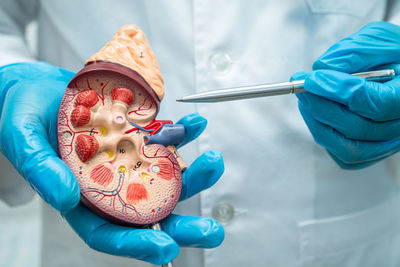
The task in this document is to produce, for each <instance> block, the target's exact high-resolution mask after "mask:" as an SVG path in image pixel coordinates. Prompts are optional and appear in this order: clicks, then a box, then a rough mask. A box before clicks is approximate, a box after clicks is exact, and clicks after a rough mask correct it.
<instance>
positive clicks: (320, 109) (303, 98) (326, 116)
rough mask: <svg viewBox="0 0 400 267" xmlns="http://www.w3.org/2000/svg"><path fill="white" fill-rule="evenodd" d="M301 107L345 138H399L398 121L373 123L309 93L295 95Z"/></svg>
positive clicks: (379, 139) (373, 139) (366, 139)
mask: <svg viewBox="0 0 400 267" xmlns="http://www.w3.org/2000/svg"><path fill="white" fill-rule="evenodd" d="M297 97H298V99H299V101H300V102H301V104H302V107H303V108H305V109H307V111H308V112H309V113H310V114H311V115H312V117H313V118H314V119H316V120H317V121H319V122H321V123H323V124H325V125H328V126H330V127H332V128H333V129H335V130H336V131H338V132H339V133H341V134H343V135H344V136H345V137H347V138H350V139H356V140H364V141H386V140H391V139H395V138H397V137H399V136H400V120H399V119H397V120H390V121H384V122H375V121H372V120H370V119H366V118H364V117H361V116H359V115H357V114H355V113H353V112H351V111H349V109H348V108H347V107H346V106H344V105H342V104H339V103H336V102H333V101H330V100H328V99H326V98H323V97H319V96H317V95H314V94H311V93H302V94H298V95H297Z"/></svg>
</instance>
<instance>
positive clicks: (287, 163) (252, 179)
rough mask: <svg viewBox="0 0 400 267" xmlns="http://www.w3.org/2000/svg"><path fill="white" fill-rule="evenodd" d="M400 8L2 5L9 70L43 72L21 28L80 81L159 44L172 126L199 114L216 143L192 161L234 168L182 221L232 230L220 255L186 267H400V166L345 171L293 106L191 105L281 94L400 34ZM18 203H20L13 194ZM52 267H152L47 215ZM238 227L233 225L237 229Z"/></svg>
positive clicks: (204, 144) (340, 0)
mask: <svg viewBox="0 0 400 267" xmlns="http://www.w3.org/2000/svg"><path fill="white" fill-rule="evenodd" d="M398 3H399V1H383V0H368V1H365V0H352V1H349V0H297V1H294V0H280V1H277V0H276V1H245V0H242V1H222V0H194V1H155V0H146V1H133V0H129V1H128V0H126V1H122V0H121V1H105V0H103V1H100V0H86V1H79V0H69V1H53V0H42V1H38V3H36V1H28V0H18V1H15V0H14V1H13V0H2V2H1V3H0V12H1V13H2V14H0V33H1V35H0V60H1V62H0V64H5V63H9V62H15V61H26V60H35V59H34V57H33V56H32V54H31V53H30V52H29V51H28V50H27V49H26V44H25V43H24V41H23V40H22V34H21V27H23V26H24V25H25V23H26V22H28V21H30V20H31V19H37V20H38V32H39V33H38V43H37V48H38V55H37V58H38V59H40V60H44V61H47V62H50V63H52V64H55V65H58V66H61V67H64V68H68V69H71V70H74V71H77V70H79V69H80V68H81V67H82V65H83V63H84V61H85V59H87V58H88V57H89V56H90V55H92V54H93V53H95V52H96V51H97V50H98V49H99V48H100V47H102V46H103V45H104V44H105V43H106V42H107V41H108V40H109V39H110V38H111V37H112V36H113V34H114V33H115V32H116V30H117V29H118V28H119V27H120V26H121V25H124V24H136V25H138V26H139V27H140V28H141V29H142V30H143V31H144V32H145V33H146V35H147V37H148V39H149V42H150V44H151V47H152V48H153V50H154V52H155V54H156V55H157V58H158V61H159V63H160V67H161V71H162V73H163V76H164V80H165V88H166V97H165V99H164V100H163V101H162V104H161V106H162V107H161V112H160V115H159V118H161V119H173V120H177V119H178V118H179V117H181V116H183V115H185V114H188V113H191V112H195V111H198V112H200V114H201V115H203V116H205V117H206V118H207V119H208V122H209V124H208V127H207V130H206V131H205V133H204V134H203V135H202V136H201V137H200V138H199V139H198V140H197V141H196V142H194V143H192V144H189V145H187V147H185V148H183V149H182V154H183V158H184V159H185V160H186V161H187V162H188V163H190V162H191V161H192V160H193V159H194V158H195V157H196V156H197V155H199V154H200V153H202V152H205V151H206V150H210V149H214V150H219V151H221V152H222V154H223V155H224V160H225V166H226V171H225V174H224V175H223V177H222V179H221V180H220V181H219V182H218V183H217V184H216V185H215V186H214V187H212V188H211V189H209V190H207V191H205V192H202V193H201V194H200V195H199V196H196V197H194V198H192V199H191V200H188V201H185V202H182V203H181V204H179V206H178V208H177V210H176V212H177V213H180V214H187V215H202V216H212V215H214V217H215V218H216V219H218V220H220V221H222V224H223V225H224V227H225V231H226V238H225V241H224V243H223V244H222V245H221V246H220V247H219V248H216V249H210V250H200V249H182V250H181V255H180V256H179V258H178V259H177V260H176V261H175V265H176V266H177V267H183V266H190V267H203V266H205V267H211V266H213V267H214V266H217V267H227V266H271V267H280V266H282V267H288V266H296V267H305V266H307V267H308V266H325V267H326V266H341V267H345V266H351V267H356V266H363V267H369V266H371V267H372V266H373V267H376V266H386V267H389V266H399V265H400V212H399V211H398V210H399V209H398V206H399V205H400V195H399V193H400V192H399V181H400V172H399V171H400V169H399V166H400V164H399V160H400V158H399V157H398V156H397V155H395V156H392V157H390V158H388V159H386V160H384V161H382V162H380V163H378V164H375V165H373V166H371V167H368V168H366V169H362V170H353V171H348V170H342V169H340V168H339V167H338V166H337V165H336V163H334V162H333V160H332V159H331V158H330V157H329V155H328V154H327V152H326V151H325V150H324V149H323V148H322V147H320V146H319V145H317V144H316V143H315V142H314V141H313V139H312V136H311V134H310V133H309V131H308V129H307V127H306V125H305V123H304V122H303V120H302V118H301V116H300V114H299V112H298V109H297V99H296V97H295V96H293V95H288V96H279V97H271V98H261V99H253V100H246V101H237V102H230V103H220V104H177V103H175V101H174V100H175V98H176V97H178V96H182V95H188V94H192V93H196V92H201V91H203V90H209V89H215V88H224V87H231V86H241V85H248V84H258V83H265V82H278V81H285V80H287V79H288V78H289V77H290V75H291V74H293V73H294V72H296V71H300V70H306V71H307V70H310V68H311V65H312V62H313V61H314V60H315V59H316V58H317V57H318V56H319V55H320V54H321V53H323V52H324V51H325V50H326V49H327V48H328V47H329V46H331V45H332V44H334V43H335V42H337V41H339V40H340V39H341V38H343V37H345V36H347V35H349V34H351V33H353V32H355V31H357V30H358V29H359V28H360V27H362V26H363V25H365V24H366V23H368V22H370V21H376V20H388V21H392V22H395V23H399V22H400V6H399V4H398ZM3 179H4V177H3ZM10 190H11V189H10ZM43 213H44V222H43V240H42V244H43V249H42V266H43V267H58V266H60V267H61V266H85V267H94V266H96V267H102V266H119V267H122V266H129V267H132V266H149V265H148V264H147V263H142V262H139V261H135V260H133V259H124V258H119V257H114V256H109V255H106V254H102V253H98V252H94V251H92V250H91V249H89V248H87V247H86V245H85V244H84V243H83V242H82V241H81V240H80V239H79V238H78V237H77V235H75V234H74V233H73V231H72V230H71V228H70V227H69V226H68V224H66V223H65V221H63V219H62V218H60V216H59V215H58V213H57V212H55V211H53V210H52V209H51V208H49V207H48V206H44V210H43ZM231 215H233V216H231Z"/></svg>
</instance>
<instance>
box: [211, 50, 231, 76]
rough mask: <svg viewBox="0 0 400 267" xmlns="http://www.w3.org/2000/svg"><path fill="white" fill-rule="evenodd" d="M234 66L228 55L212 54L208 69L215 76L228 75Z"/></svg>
mask: <svg viewBox="0 0 400 267" xmlns="http://www.w3.org/2000/svg"><path fill="white" fill-rule="evenodd" d="M231 65H232V60H231V58H230V57H229V55H228V54H224V53H216V54H212V55H211V56H210V58H209V60H208V68H209V70H210V71H211V73H213V74H215V75H223V74H226V73H227V72H228V71H229V70H230V68H231Z"/></svg>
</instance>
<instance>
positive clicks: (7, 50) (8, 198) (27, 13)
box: [0, 0, 37, 206]
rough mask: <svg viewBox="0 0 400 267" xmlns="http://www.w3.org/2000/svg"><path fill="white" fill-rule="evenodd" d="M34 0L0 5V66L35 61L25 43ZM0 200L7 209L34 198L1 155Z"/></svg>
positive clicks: (7, 0)
mask: <svg viewBox="0 0 400 267" xmlns="http://www.w3.org/2000/svg"><path fill="white" fill-rule="evenodd" d="M36 8H37V1H36V0H1V1H0V66H2V65H5V64H10V63H14V62H23V61H24V62H27V61H34V60H35V58H34V56H33V54H32V53H31V52H30V51H29V48H28V45H27V42H26V40H25V29H26V26H27V25H28V23H30V22H31V21H33V20H34V19H35V16H36ZM0 170H1V172H0V199H1V200H2V201H4V202H5V203H7V204H8V205H10V206H16V205H21V204H24V203H26V202H28V201H29V200H31V199H32V198H33V195H34V191H33V190H32V188H31V187H30V186H29V184H28V183H26V182H25V181H24V180H23V178H22V177H21V176H20V175H19V174H18V173H17V171H16V170H15V169H14V168H13V166H12V165H11V163H10V162H8V160H7V159H6V158H5V157H4V156H3V155H0Z"/></svg>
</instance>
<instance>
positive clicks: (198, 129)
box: [177, 113, 207, 148]
mask: <svg viewBox="0 0 400 267" xmlns="http://www.w3.org/2000/svg"><path fill="white" fill-rule="evenodd" d="M177 124H183V126H185V139H184V140H183V142H182V143H181V144H179V145H178V146H177V148H179V147H182V146H184V145H186V144H187V143H190V142H192V141H193V140H194V139H196V138H197V137H198V136H199V135H200V134H201V133H202V132H203V131H204V129H205V128H206V126H207V120H206V119H205V118H204V117H202V116H200V115H199V113H192V114H189V115H187V116H185V117H183V118H181V119H180V120H179V121H178V122H177Z"/></svg>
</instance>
